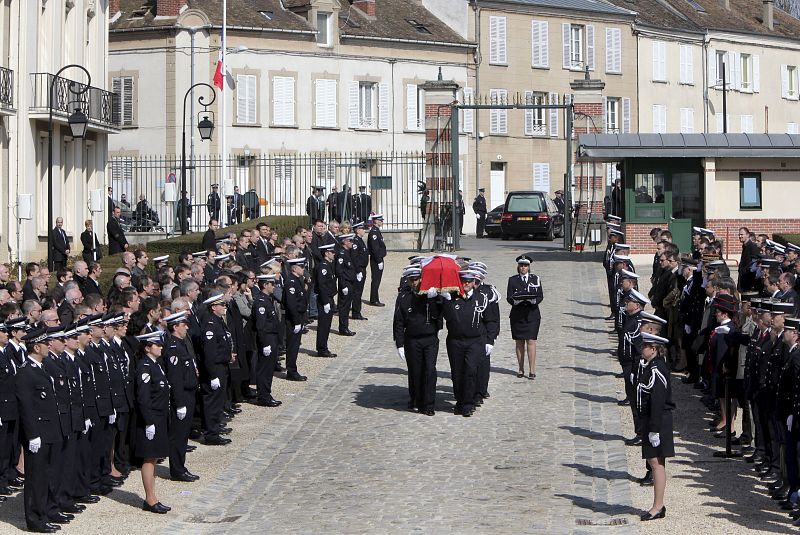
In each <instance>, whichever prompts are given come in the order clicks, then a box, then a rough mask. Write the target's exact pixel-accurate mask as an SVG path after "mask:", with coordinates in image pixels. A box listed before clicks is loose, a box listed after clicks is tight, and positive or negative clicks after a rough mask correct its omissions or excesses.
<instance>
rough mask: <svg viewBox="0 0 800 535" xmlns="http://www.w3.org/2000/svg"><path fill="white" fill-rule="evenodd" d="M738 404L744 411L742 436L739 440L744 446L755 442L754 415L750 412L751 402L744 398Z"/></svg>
mask: <svg viewBox="0 0 800 535" xmlns="http://www.w3.org/2000/svg"><path fill="white" fill-rule="evenodd" d="M738 402H739V408H740V409H741V410H742V435H741V436H740V437H739V439H740V440H741V443H742V445H746V444H749V443H751V442H752V441H753V413H752V412H751V411H750V402H749V401H747V400H746V399H744V396H742V397H741V398H740V399H739V400H738Z"/></svg>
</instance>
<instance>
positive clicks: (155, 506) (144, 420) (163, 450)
mask: <svg viewBox="0 0 800 535" xmlns="http://www.w3.org/2000/svg"><path fill="white" fill-rule="evenodd" d="M161 335H162V332H161V331H156V332H154V333H148V334H144V335H141V336H137V337H136V338H137V339H138V340H139V342H140V345H139V352H138V354H137V356H138V357H139V358H138V359H137V364H136V405H137V408H138V413H139V414H138V416H139V417H138V419H137V421H136V438H135V440H134V453H135V454H136V456H137V457H140V458H142V459H143V461H142V484H143V485H144V494H145V497H144V503H143V504H142V509H144V510H145V511H149V512H151V513H159V514H164V513H166V512H167V511H169V510H170V508H169V507H167V506H166V505H163V504H162V503H161V502H159V501H158V498H156V461H158V459H160V458H164V457H168V456H169V438H168V434H167V422H168V421H169V388H170V386H169V382H168V381H167V376H166V374H165V373H164V369H163V368H162V367H161V364H160V363H159V361H158V359H159V357H161V346H162V344H163V341H162V338H161Z"/></svg>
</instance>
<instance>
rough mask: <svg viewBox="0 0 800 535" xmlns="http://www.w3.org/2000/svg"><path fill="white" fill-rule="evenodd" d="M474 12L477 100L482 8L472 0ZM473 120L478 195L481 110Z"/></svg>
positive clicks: (479, 87)
mask: <svg viewBox="0 0 800 535" xmlns="http://www.w3.org/2000/svg"><path fill="white" fill-rule="evenodd" d="M472 10H473V11H474V12H475V42H476V43H477V44H478V46H477V47H475V52H474V56H473V57H474V59H475V98H476V99H477V98H479V97H480V89H481V84H480V81H481V75H480V72H481V69H480V66H481V59H482V58H481V8H480V7H479V6H478V0H472ZM472 115H473V118H472V135H473V136H475V194H476V195H477V194H478V188H480V181H481V156H480V154H481V153H480V148H481V147H480V143H481V136H479V135H478V132H480V119H479V117H480V110H475V111H474V112H473V114H472Z"/></svg>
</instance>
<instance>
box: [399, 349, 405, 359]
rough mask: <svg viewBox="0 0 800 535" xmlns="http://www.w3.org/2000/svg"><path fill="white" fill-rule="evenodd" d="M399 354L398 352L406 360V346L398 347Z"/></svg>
mask: <svg viewBox="0 0 800 535" xmlns="http://www.w3.org/2000/svg"><path fill="white" fill-rule="evenodd" d="M397 354H398V355H400V358H401V359H404V360H405V358H406V348H404V347H398V348H397Z"/></svg>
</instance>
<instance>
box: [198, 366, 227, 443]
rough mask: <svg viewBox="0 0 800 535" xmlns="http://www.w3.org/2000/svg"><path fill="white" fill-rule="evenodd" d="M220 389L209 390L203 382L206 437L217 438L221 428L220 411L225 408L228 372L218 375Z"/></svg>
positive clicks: (206, 383) (209, 386)
mask: <svg viewBox="0 0 800 535" xmlns="http://www.w3.org/2000/svg"><path fill="white" fill-rule="evenodd" d="M218 379H219V384H220V387H219V388H217V389H216V390H212V389H211V385H210V384H209V381H208V380H206V381H205V382H203V385H202V386H201V389H202V391H203V428H204V429H205V432H206V436H217V435H219V430H220V429H221V428H222V410H223V409H224V408H225V396H226V393H225V390H226V389H225V385H227V384H228V371H227V370H226V371H224V372H221V373H220V377H218Z"/></svg>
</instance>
